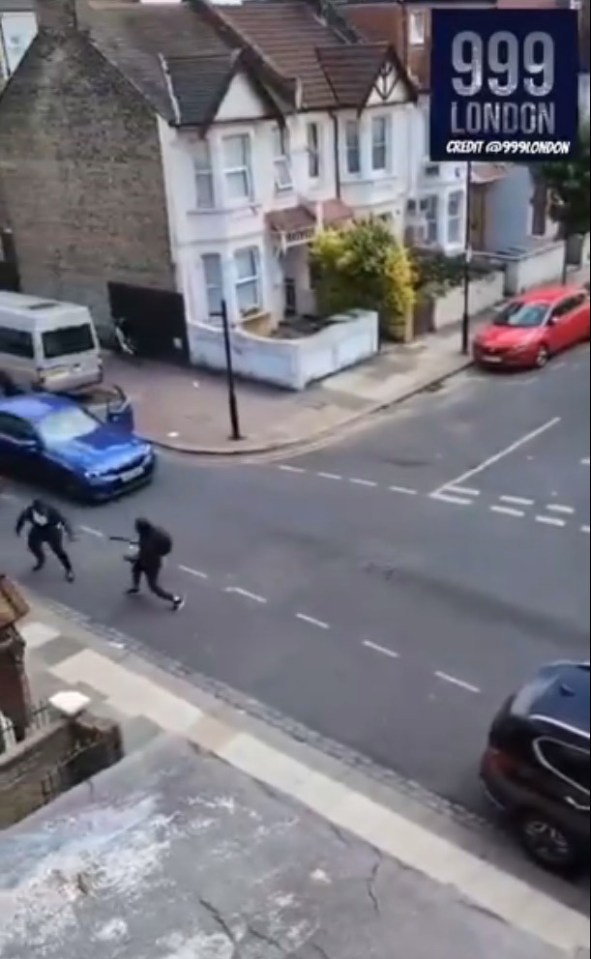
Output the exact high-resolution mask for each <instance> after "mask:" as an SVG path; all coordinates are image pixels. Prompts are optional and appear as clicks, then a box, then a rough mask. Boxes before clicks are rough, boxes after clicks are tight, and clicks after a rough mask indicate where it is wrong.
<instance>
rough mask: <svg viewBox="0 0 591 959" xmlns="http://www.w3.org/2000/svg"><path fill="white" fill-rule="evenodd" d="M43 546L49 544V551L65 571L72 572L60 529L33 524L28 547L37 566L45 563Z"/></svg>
mask: <svg viewBox="0 0 591 959" xmlns="http://www.w3.org/2000/svg"><path fill="white" fill-rule="evenodd" d="M45 546H49V548H50V550H51V552H52V553H53V555H54V556H55V557H56V559H58V560H59V562H60V563H61V565H62V566H63V568H64V570H65V571H66V573H71V572H72V563H71V561H70V557H69V556H68V554H67V553H66V551H65V549H64V536H63V533H62V531H61V529H56V528H55V527H50V528H49V529H41V528H40V527H39V526H33V528H32V529H31V532H30V533H29V540H28V547H29V550H30V551H31V553H32V554H33V556H34V557H35V559H36V560H37V565H38V566H39V568H41V567H42V566H44V565H45V548H44V547H45Z"/></svg>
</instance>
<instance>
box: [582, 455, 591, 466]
mask: <svg viewBox="0 0 591 959" xmlns="http://www.w3.org/2000/svg"><path fill="white" fill-rule="evenodd" d="M581 466H589V457H588V456H586V457H585V459H584V460H581Z"/></svg>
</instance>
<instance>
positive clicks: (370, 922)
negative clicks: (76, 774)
mask: <svg viewBox="0 0 591 959" xmlns="http://www.w3.org/2000/svg"><path fill="white" fill-rule="evenodd" d="M29 598H30V600H31V604H32V612H31V615H30V616H29V617H28V619H27V621H26V622H24V623H23V624H22V633H23V636H24V638H25V640H26V642H27V649H28V654H27V662H28V668H29V672H30V674H31V680H32V686H33V690H34V692H35V695H36V697H38V698H41V697H45V696H50V695H51V694H52V693H54V692H57V691H63V690H64V689H77V690H78V691H80V692H82V693H84V694H85V695H86V696H88V697H89V698H90V700H91V704H92V709H93V710H94V711H95V712H98V713H101V714H104V715H108V716H109V717H114V718H116V719H117V720H118V721H119V722H120V723H121V726H122V729H123V736H124V744H125V751H126V757H125V758H124V759H123V761H122V762H121V763H119V764H118V765H117V766H115V767H113V768H112V769H111V770H108V771H107V772H104V773H102V774H100V775H99V776H98V777H95V779H94V780H93V781H92V786H91V788H90V789H88V788H87V786H86V785H84V786H81V787H79V788H78V789H76V790H73V791H72V792H70V793H68V794H67V795H65V796H62V797H61V798H60V799H58V800H55V801H54V802H52V803H51V804H50V806H48V807H46V808H45V809H42V810H40V811H39V812H38V813H36V814H35V815H33V816H31V817H29V818H28V819H27V820H26V821H25V822H23V823H21V824H19V825H17V826H15V827H12V828H11V829H9V830H7V831H5V832H4V833H2V837H1V839H0V901H1V902H2V910H1V911H0V913H1V914H0V955H2V956H7V957H8V956H10V957H11V959H29V956H31V955H32V951H33V952H34V953H35V954H36V955H41V954H42V955H43V956H45V957H46V959H58V957H59V959H69V957H72V959H74V957H76V959H78V957H79V956H80V955H82V954H84V955H89V956H91V957H93V959H114V957H116V956H117V957H120V959H128V957H129V959H131V956H133V957H138V956H139V955H141V956H142V959H233V957H235V959H283V957H285V959H287V957H288V956H290V957H293V959H317V957H319V959H333V957H334V959H360V957H361V956H363V957H367V959H370V957H371V959H392V956H393V952H392V949H393V944H394V943H395V944H396V954H398V952H400V954H401V955H405V956H408V957H409V959H431V957H432V956H435V955H439V954H441V945H440V944H441V943H445V953H446V955H449V956H454V957H457V959H472V957H473V956H475V955H478V956H479V957H482V959H493V957H497V956H503V959H575V957H576V959H588V956H589V952H588V942H589V933H590V925H589V919H588V918H587V917H586V916H584V915H582V914H580V913H579V912H577V911H575V910H573V909H572V908H570V907H568V906H566V905H564V904H562V903H561V902H560V901H558V898H557V897H554V896H550V895H548V894H547V893H546V892H542V891H539V890H536V889H534V888H532V887H531V885H530V884H529V883H528V882H526V881H524V880H523V879H521V878H516V877H512V876H510V875H507V874H505V873H504V872H502V871H501V870H500V869H499V868H498V867H497V866H496V865H495V864H494V862H492V861H491V860H490V858H489V856H488V855H487V850H486V849H484V848H481V849H480V850H477V849H475V848H474V842H473V838H472V837H470V836H467V835H460V831H459V830H458V827H457V826H455V827H454V826H453V825H452V823H451V822H450V820H449V819H448V817H447V816H445V815H442V814H441V813H435V812H434V811H430V812H428V811H426V810H425V808H424V807H422V806H421V805H420V804H419V803H417V802H416V801H414V800H412V799H410V798H409V796H408V795H406V794H405V793H403V792H401V791H400V790H399V789H397V788H395V787H393V786H392V785H391V784H386V783H381V784H378V783H376V781H375V780H374V779H373V778H372V777H371V776H368V775H367V774H366V772H365V771H364V770H361V769H352V768H351V767H350V766H349V765H347V764H346V763H343V762H342V761H339V760H337V759H335V758H334V757H330V756H329V755H327V754H326V752H325V751H323V750H320V749H318V748H316V747H315V746H313V745H310V744H307V743H304V742H302V740H301V739H299V738H295V737H294V736H293V735H291V734H290V733H289V732H287V731H282V730H279V729H277V728H276V727H275V726H271V725H269V724H267V723H264V722H261V721H260V720H257V719H255V718H253V717H252V716H250V715H248V714H246V713H244V712H243V711H241V710H236V709H234V708H232V707H231V706H229V705H228V704H227V703H226V702H224V701H223V700H221V699H220V698H219V697H214V696H213V695H211V693H208V692H206V691H204V690H203V689H202V688H200V687H197V686H196V685H195V684H194V683H192V682H190V681H188V679H187V678H184V679H183V678H180V677H178V676H174V675H172V674H171V673H170V672H169V671H167V670H163V669H162V668H161V667H160V666H158V665H157V664H155V662H154V661H153V660H152V661H149V660H147V659H146V658H145V657H144V656H143V655H141V654H139V653H138V651H137V649H134V646H133V644H132V643H130V641H129V640H128V639H127V638H126V637H123V636H121V635H120V634H115V633H114V632H111V633H106V632H104V631H103V632H101V633H99V632H97V631H96V630H91V629H89V628H88V626H87V625H85V624H84V622H83V621H82V618H81V617H73V616H72V615H71V614H70V613H69V612H67V611H65V610H64V609H62V608H59V607H58V606H57V605H56V604H47V603H44V602H42V601H39V600H38V599H37V598H36V597H35V596H30V597H29ZM468 843H471V845H472V847H473V848H472V849H470V850H469V849H467V848H466V845H467V844H468ZM427 913H428V915H429V922H428V923H425V922H424V918H423V917H424V915H426V914H427Z"/></svg>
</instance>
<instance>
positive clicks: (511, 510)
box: [489, 505, 525, 516]
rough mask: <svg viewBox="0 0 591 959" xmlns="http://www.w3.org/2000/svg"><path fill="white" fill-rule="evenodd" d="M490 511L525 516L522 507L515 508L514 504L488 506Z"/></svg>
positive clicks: (505, 514)
mask: <svg viewBox="0 0 591 959" xmlns="http://www.w3.org/2000/svg"><path fill="white" fill-rule="evenodd" d="M489 509H490V511H491V513H502V514H503V515H504V516H525V513H524V512H523V510H522V509H515V507H514V506H496V505H495V506H489Z"/></svg>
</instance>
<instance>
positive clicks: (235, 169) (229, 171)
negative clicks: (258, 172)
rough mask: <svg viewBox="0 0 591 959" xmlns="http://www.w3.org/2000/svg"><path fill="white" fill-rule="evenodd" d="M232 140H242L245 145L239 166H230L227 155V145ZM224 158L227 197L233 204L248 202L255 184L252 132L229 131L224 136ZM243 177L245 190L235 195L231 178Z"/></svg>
mask: <svg viewBox="0 0 591 959" xmlns="http://www.w3.org/2000/svg"><path fill="white" fill-rule="evenodd" d="M230 140H240V141H241V143H242V144H243V145H244V146H245V149H244V150H243V162H242V164H241V165H239V166H229V165H228V156H227V146H228V142H229V141H230ZM222 159H223V170H224V187H225V193H226V198H227V200H228V201H229V202H230V203H231V204H237V205H239V204H240V203H244V202H246V203H248V202H249V201H252V200H253V197H254V189H253V187H254V184H253V176H252V138H251V136H250V133H229V134H226V136H224V137H222ZM232 177H243V178H244V181H243V182H244V186H245V192H244V193H242V194H241V195H240V196H233V195H232V192H231V190H230V178H232Z"/></svg>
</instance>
